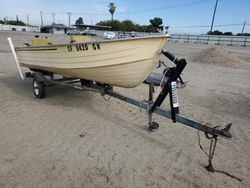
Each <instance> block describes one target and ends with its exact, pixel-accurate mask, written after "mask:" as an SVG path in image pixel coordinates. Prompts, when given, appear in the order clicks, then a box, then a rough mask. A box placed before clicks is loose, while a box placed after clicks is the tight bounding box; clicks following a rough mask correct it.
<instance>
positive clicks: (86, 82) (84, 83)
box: [80, 79, 93, 87]
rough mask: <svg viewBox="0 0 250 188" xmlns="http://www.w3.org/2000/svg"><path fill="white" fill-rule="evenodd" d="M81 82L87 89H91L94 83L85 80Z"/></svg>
mask: <svg viewBox="0 0 250 188" xmlns="http://www.w3.org/2000/svg"><path fill="white" fill-rule="evenodd" d="M80 82H81V85H82V86H87V87H90V86H91V85H92V84H93V81H91V80H85V79H81V80H80Z"/></svg>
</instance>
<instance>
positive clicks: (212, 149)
mask: <svg viewBox="0 0 250 188" xmlns="http://www.w3.org/2000/svg"><path fill="white" fill-rule="evenodd" d="M205 136H206V138H207V139H209V140H211V141H210V147H209V153H207V152H206V151H204V149H203V147H202V146H201V140H200V134H199V130H198V143H199V146H200V149H201V150H202V151H203V152H204V153H205V154H206V155H207V156H208V166H206V167H205V168H206V169H207V171H209V172H212V173H214V172H217V173H221V174H225V175H227V176H229V177H231V178H233V179H236V180H238V181H240V182H241V181H242V179H241V178H239V177H237V176H234V175H232V174H230V173H228V172H225V171H222V170H215V169H214V167H213V164H212V160H213V157H214V152H215V148H216V144H217V137H218V136H216V135H212V136H209V135H208V133H205Z"/></svg>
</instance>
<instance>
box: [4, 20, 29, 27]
mask: <svg viewBox="0 0 250 188" xmlns="http://www.w3.org/2000/svg"><path fill="white" fill-rule="evenodd" d="M0 24H9V25H21V26H25V23H24V22H22V21H20V20H18V21H16V20H5V19H4V20H0Z"/></svg>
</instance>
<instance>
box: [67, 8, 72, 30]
mask: <svg viewBox="0 0 250 188" xmlns="http://www.w3.org/2000/svg"><path fill="white" fill-rule="evenodd" d="M67 14H68V17H69V27H70V16H71V12H67Z"/></svg>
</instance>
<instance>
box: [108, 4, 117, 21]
mask: <svg viewBox="0 0 250 188" xmlns="http://www.w3.org/2000/svg"><path fill="white" fill-rule="evenodd" d="M108 7H109V12H110V14H111V21H112V22H113V16H114V13H115V9H116V6H115V4H114V3H109V6H108Z"/></svg>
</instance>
